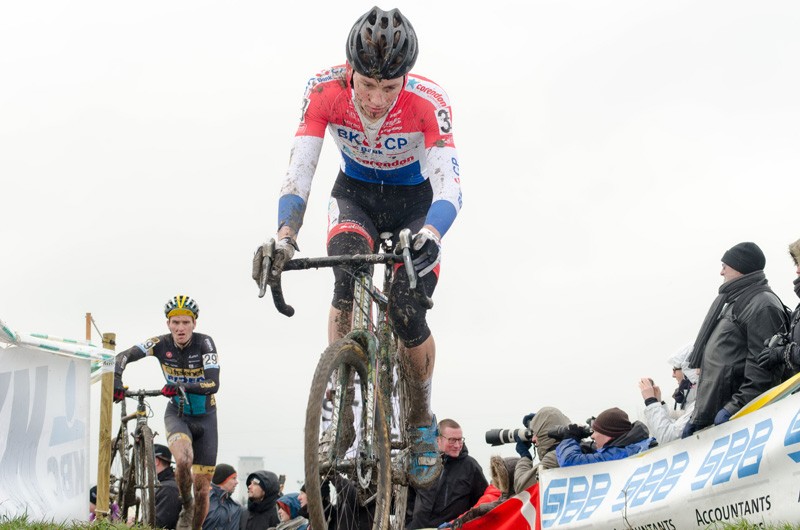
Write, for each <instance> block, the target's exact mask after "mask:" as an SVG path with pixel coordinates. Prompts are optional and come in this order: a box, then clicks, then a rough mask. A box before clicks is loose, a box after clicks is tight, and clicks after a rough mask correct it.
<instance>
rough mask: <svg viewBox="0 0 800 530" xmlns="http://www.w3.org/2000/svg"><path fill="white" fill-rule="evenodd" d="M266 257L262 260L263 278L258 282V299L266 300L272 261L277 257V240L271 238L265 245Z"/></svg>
mask: <svg viewBox="0 0 800 530" xmlns="http://www.w3.org/2000/svg"><path fill="white" fill-rule="evenodd" d="M264 246H265V247H266V248H265V251H264V257H263V258H262V259H261V277H260V278H259V280H258V297H259V298H264V295H265V294H266V293H267V278H269V272H270V269H272V259H273V257H274V256H275V239H274V238H270V240H269V241H267V243H266V245H264Z"/></svg>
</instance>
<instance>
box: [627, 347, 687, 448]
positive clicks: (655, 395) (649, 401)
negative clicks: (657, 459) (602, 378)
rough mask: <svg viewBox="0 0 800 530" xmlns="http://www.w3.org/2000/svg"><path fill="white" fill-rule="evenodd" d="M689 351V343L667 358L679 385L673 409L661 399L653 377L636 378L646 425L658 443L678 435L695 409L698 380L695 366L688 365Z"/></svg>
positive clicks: (676, 437)
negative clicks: (642, 402) (642, 401)
mask: <svg viewBox="0 0 800 530" xmlns="http://www.w3.org/2000/svg"><path fill="white" fill-rule="evenodd" d="M691 352H692V345H691V344H689V345H687V346H685V347H684V348H682V349H681V350H680V351H679V352H678V353H677V354H675V355H673V356H672V357H671V358H670V359H669V363H670V364H671V365H672V377H674V378H675V381H677V382H678V388H676V389H675V392H673V394H672V398H673V399H674V400H675V405H674V407H673V409H672V410H670V409H669V407H668V406H667V405H666V404H665V403H664V402H663V401H662V400H661V388H659V387H658V386H656V385H655V383H653V380H652V379H650V378H647V377H643V378H642V379H640V380H639V390H640V391H641V392H642V399H644V418H645V423H646V424H647V428H648V429H649V430H650V434H652V435H653V436H654V437H655V439H656V440H657V441H658V443H660V444H665V443H667V442H671V441H673V440H677V439H679V438H680V437H681V433H682V432H683V428H684V427H685V426H686V424H687V423H688V422H689V418H690V417H691V415H692V412H694V404H695V397H696V395H697V380H698V378H699V377H700V374H699V373H697V370H696V369H694V368H688V361H687V358H688V357H689V354H690V353H691Z"/></svg>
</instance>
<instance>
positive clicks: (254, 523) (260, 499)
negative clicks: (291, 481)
mask: <svg viewBox="0 0 800 530" xmlns="http://www.w3.org/2000/svg"><path fill="white" fill-rule="evenodd" d="M245 483H246V484H247V508H245V507H242V518H241V521H240V525H239V528H240V530H266V529H267V528H271V527H273V526H277V525H278V523H280V519H278V510H277V509H276V505H275V502H276V501H277V500H278V497H280V484H279V483H278V476H277V475H276V474H275V473H273V472H271V471H264V470H261V471H255V472H253V473H250V474H249V475H248V476H247V481H246V482H245Z"/></svg>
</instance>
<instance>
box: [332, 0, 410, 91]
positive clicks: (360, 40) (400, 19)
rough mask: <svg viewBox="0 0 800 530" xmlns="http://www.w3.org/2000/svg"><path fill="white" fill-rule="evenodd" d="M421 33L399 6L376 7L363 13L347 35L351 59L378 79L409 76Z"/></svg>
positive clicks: (367, 74) (358, 68)
mask: <svg viewBox="0 0 800 530" xmlns="http://www.w3.org/2000/svg"><path fill="white" fill-rule="evenodd" d="M418 51H419V50H418V48H417V34H416V33H414V28H413V27H412V26H411V23H410V22H409V21H408V19H407V18H406V17H404V16H403V14H402V13H400V10H399V9H392V10H391V11H384V10H382V9H381V8H379V7H377V6H376V7H373V8H372V9H370V10H369V11H367V12H366V13H365V14H364V15H362V16H361V18H359V19H358V20H356V23H355V24H353V28H352V29H351V30H350V36H349V37H348V38H347V62H348V63H350V65H351V66H352V67H353V70H355V71H356V72H358V73H359V74H361V75H365V76H367V77H372V78H374V79H378V80H381V79H395V78H397V77H402V76H404V75H406V74H407V73H408V72H409V71H410V70H411V68H412V67H413V66H414V63H415V62H416V60H417V52H418Z"/></svg>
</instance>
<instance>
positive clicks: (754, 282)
mask: <svg viewBox="0 0 800 530" xmlns="http://www.w3.org/2000/svg"><path fill="white" fill-rule="evenodd" d="M766 285H767V277H766V276H765V275H764V271H755V272H751V273H749V274H745V275H743V276H740V277H738V278H736V279H734V280H731V281H729V282H725V283H723V284H722V285H720V286H719V294H718V295H717V297H716V298H715V299H714V302H712V304H711V307H710V308H709V310H708V313H707V314H706V318H705V319H704V320H703V324H702V325H701V326H700V332H699V333H698V334H697V338H696V339H695V340H694V348H693V349H692V353H691V354H690V355H689V368H700V366H701V365H702V364H703V354H704V353H705V349H706V344H707V343H708V339H709V338H710V337H711V332H712V331H714V328H715V327H717V321H718V320H719V317H720V316H722V312H723V311H724V310H725V308H726V307H727V305H728V304H732V303H733V302H735V301H736V299H737V298H739V296H740V295H741V294H742V293H744V292H745V291H747V290H748V289H753V290H755V289H763V288H764V286H766ZM767 289H769V287H767Z"/></svg>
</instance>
